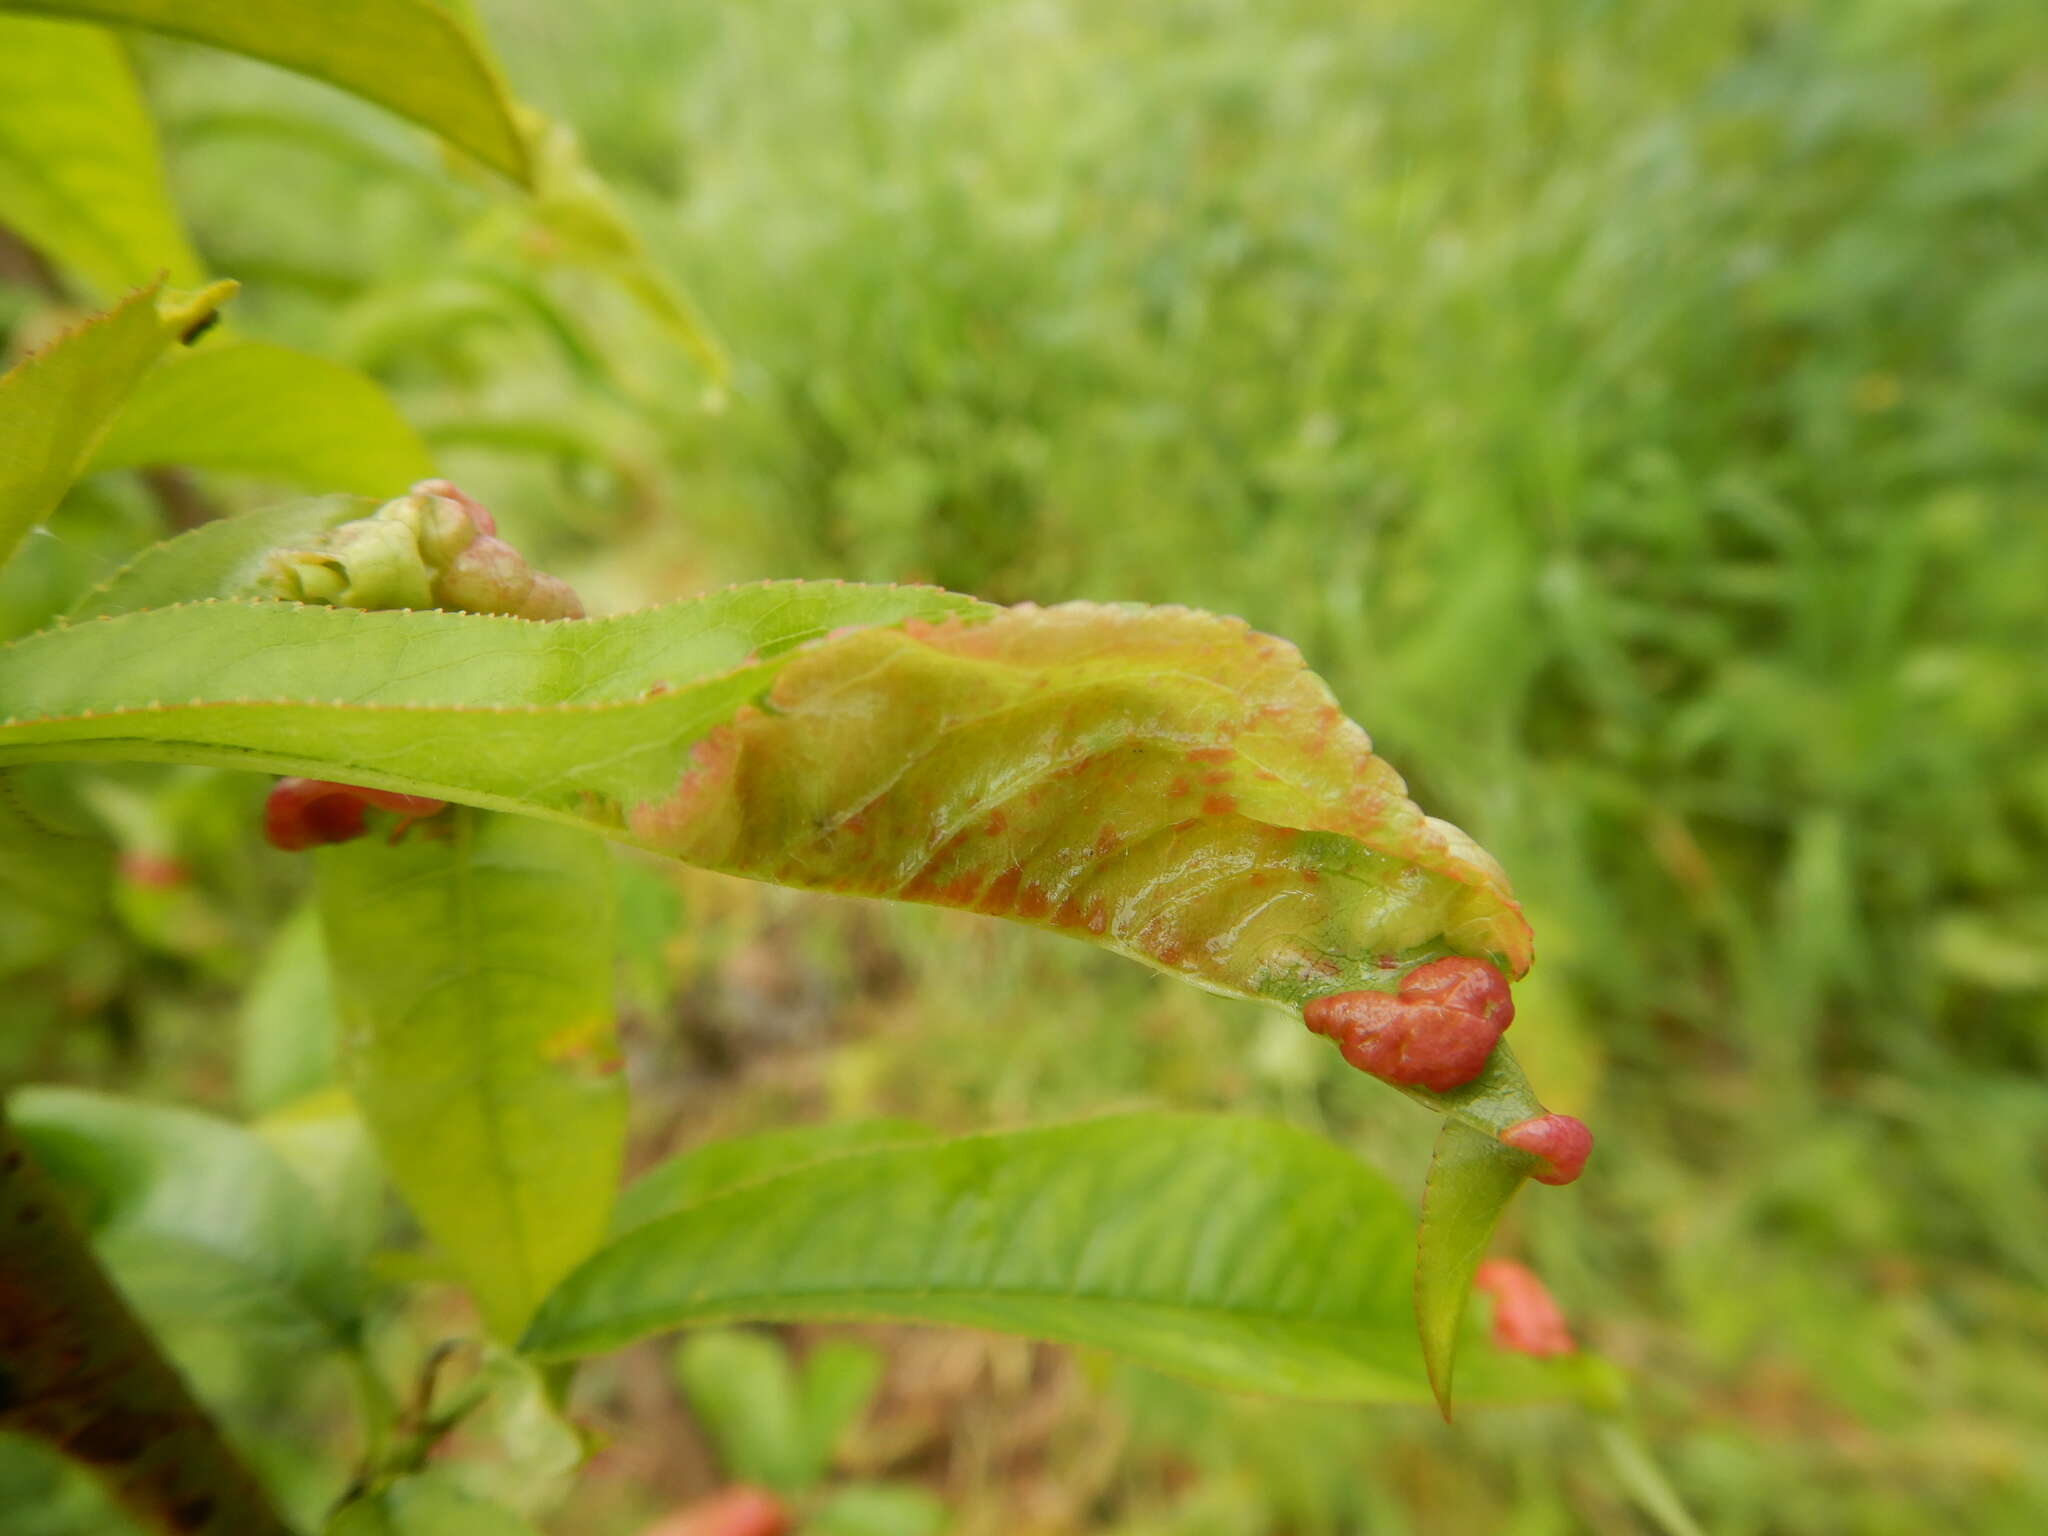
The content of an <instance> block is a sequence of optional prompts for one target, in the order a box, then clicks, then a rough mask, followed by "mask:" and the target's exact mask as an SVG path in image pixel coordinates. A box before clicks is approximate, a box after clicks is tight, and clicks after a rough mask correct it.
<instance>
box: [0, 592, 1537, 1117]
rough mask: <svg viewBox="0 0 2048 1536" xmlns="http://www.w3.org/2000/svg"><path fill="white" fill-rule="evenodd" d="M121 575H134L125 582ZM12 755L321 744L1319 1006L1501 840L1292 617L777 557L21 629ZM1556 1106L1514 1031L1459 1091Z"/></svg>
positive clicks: (1489, 938)
mask: <svg viewBox="0 0 2048 1536" xmlns="http://www.w3.org/2000/svg"><path fill="white" fill-rule="evenodd" d="M117 585H118V584H117ZM0 712H4V715H5V717H6V723H5V724H0V761H4V760H8V759H27V758H52V757H59V758H61V757H67V756H69V757H78V756H88V757H116V758H119V757H127V758H148V759H174V760H180V761H205V762H214V763H224V764H230V765H240V766H245V767H249V768H255V769H270V770H273V771H279V772H293V773H306V774H311V775H314V776H316V777H322V778H330V779H342V780H347V781H351V782H357V783H362V784H368V785H373V786H376V787H381V788H390V789H397V790H402V791H405V792H409V793H416V794H429V795H436V796H440V797H442V798H447V799H454V800H464V801H468V802H470V803H473V804H478V805H484V806H489V807H494V808H500V809H507V810H517V811H524V812H526V813H528V814H537V815H542V816H547V817H551V818H553V819H556V820H562V821H568V822H573V823H575V824H578V825H583V826H589V827H594V828H596V829H597V830H599V831H602V832H604V833H606V834H607V835H609V836H612V837H615V838H618V839H621V840H624V841H628V842H633V843H637V844H639V845H641V846H643V847H647V848H651V849H654V850H657V851H660V852H664V853H667V854H671V855H674V856H676V857H679V858H682V859H685V860H687V861H689V862H692V863H695V864H699V865H702V866H705V867H708V868H712V869H719V870H724V871H727V872H730V873H733V874H738V875H744V876H748V877H751V878H755V879H761V880H769V881H774V882H777V883H781V884H788V885H796V886H803V887H807V888H812V889H820V890H830V891H839V892H845V893H849V894H859V895H867V896H876V897H886V898H892V899H901V900H911V901H924V902H932V903H938V904H942V905H950V906H957V907H963V908H968V909H971V910H975V911H981V912H987V913H991V914H996V915H1000V916H1005V917H1009V918H1012V919H1016V920H1019V921H1023V922H1029V923H1034V924H1037V925H1040V926H1043V927H1048V928H1052V929H1056V930H1059V931H1062V932H1065V933H1068V934H1071V935H1073V936H1076V937H1080V938H1083V939H1088V940H1092V941H1093V942H1095V943H1098V944H1101V945H1104V946H1106V947H1109V948H1112V949H1115V950H1118V951H1120V952H1122V953H1125V954H1129V955H1132V956H1134V957H1136V958H1139V959H1141V960H1144V961H1146V962H1147V963H1149V964H1152V965H1154V966H1157V967H1159V968H1160V969H1163V970H1165V971H1168V972H1170V973H1172V974H1175V975H1178V976H1181V977H1183V978H1185V979H1187V980H1189V981H1192V982H1194V983H1196V984H1197V985H1200V986H1204V987H1208V988H1211V989H1213V990H1216V991H1219V992H1224V993H1228V994H1232V995H1236V996H1242V997H1252V998H1259V999H1262V1000H1265V1001H1269V1002H1273V1003H1277V1004H1280V1005H1283V1006H1290V1007H1298V1006H1299V1005H1300V1004H1301V1003H1302V1002H1303V1001H1304V1000H1306V999H1307V998H1310V997H1313V996H1316V995H1319V994H1321V993H1324V992H1330V991H1335V990H1339V989H1340V988H1343V987H1349V986H1357V985H1373V984H1380V985H1385V984H1387V983H1388V982H1389V980H1390V979H1391V978H1392V977H1394V976H1396V975H1397V974H1398V973H1399V971H1400V970H1401V969H1402V968H1403V967H1405V966H1407V965H1412V964H1413V963H1414V962H1415V961H1416V960H1418V959H1421V958H1424V957H1427V956H1430V955H1435V954H1443V953H1447V952H1457V953H1465V954H1473V955H1479V956H1482V957H1485V958H1488V959H1490V960H1492V961H1493V962H1494V963H1495V964H1497V965H1499V966H1500V967H1501V968H1502V969H1503V970H1504V971H1506V972H1507V973H1508V974H1509V975H1511V976H1512V975H1519V974H1520V973H1521V971H1522V970H1524V969H1525V968H1526V966H1527V964H1528V961H1529V955H1530V945H1529V936H1528V929H1527V926H1526V924H1525V923H1524V922H1523V920H1522V917H1521V914H1520V911H1519V909H1518V908H1517V907H1516V905H1515V903H1514V900H1513V897H1512V895H1511V894H1510V892H1509V890H1508V887H1507V883H1506V881H1505V879H1504V878H1503V877H1502V875H1501V872H1500V870H1499V868H1498V867H1497V866H1496V865H1495V864H1494V862H1493V861H1492V860H1491V859H1490V858H1489V857H1488V856H1487V855H1486V854H1485V853H1484V852H1482V851H1481V850H1480V849H1479V848H1478V847H1477V846H1476V845H1474V844H1473V843H1472V842H1471V840H1470V839H1469V838H1467V837H1465V836H1464V835H1463V834H1462V833H1460V832H1459V831H1457V829H1456V828H1454V827H1451V826H1449V825H1448V824H1446V823H1443V822H1440V821H1436V820H1434V819H1432V818H1429V817H1426V816H1424V815H1423V814H1422V812H1421V811H1419V810H1418V809H1417V808H1416V807H1415V806H1414V804H1413V803H1412V802H1410V801H1409V800H1408V798H1407V797H1406V795H1405V793H1404V792H1403V788H1402V785H1401V781H1400V779H1399V778H1398V777H1397V776H1396V775H1395V774H1394V772H1393V771H1392V770H1391V769H1390V768H1388V767H1387V766H1386V765H1385V764H1384V763H1383V762H1381V761H1380V760H1379V759H1378V758H1377V757H1375V756H1374V755H1373V754H1372V752H1371V748H1370V743H1369V742H1368V740H1367V738H1366V736H1365V733H1364V732H1363V731H1361V730H1360V729H1359V728H1358V727H1357V726H1356V725H1353V724H1352V723H1350V722H1349V721H1347V720H1346V719H1344V717H1343V715H1342V713H1341V712H1340V711H1339V709H1338V707H1337V705H1336V704H1335V702H1334V701H1333V699H1332V698H1331V696H1330V694H1329V692H1328V690H1327V689H1326V688H1325V687H1324V686H1323V684H1322V683H1321V682H1320V680H1318V679H1317V678H1316V677H1315V676H1314V675H1313V674H1312V673H1310V672H1308V671H1307V670H1306V669H1305V668H1304V667H1303V665H1302V663H1301V659H1300V657H1299V655H1298V654H1297V653H1296V652H1295V651H1294V649H1293V647H1291V646H1289V645H1287V644H1285V643H1284V642H1282V641H1278V640H1274V639H1271V638H1269V637H1267V636H1263V635H1258V634H1255V633H1253V632H1252V631H1251V630H1249V629H1247V628H1246V627H1245V626H1244V625H1243V624H1242V623H1240V622H1239V621H1237V620H1234V619H1226V618H1219V617H1217V616H1214V615H1210V614H1203V613H1196V612H1192V611H1189V610H1185V609H1176V608H1136V607H1112V606H1102V605H1091V604H1076V605H1070V606H1067V607H1063V608H1055V609H1035V608H1028V607H1026V608H1019V609H1009V610H1005V609H997V608H991V607H989V606H987V605H984V604H979V603H975V602H973V601H972V600H970V599H966V598H960V597H956V596H953V595H950V594H946V593H940V592H935V591H929V590H918V589H907V588H863V587H851V586H841V585H833V584H803V583H779V584H767V585H763V586H757V587H748V588H738V589H734V590H732V591H729V592H724V593H718V594H714V595H712V596H710V597H706V598H702V599H699V600H696V601H694V602H688V603H680V604H675V605H673V606H670V607H665V608H657V609H651V610H647V611H645V612H642V613H635V614H627V615H622V616H620V617H617V618H611V619H599V620H589V621H581V622H574V623H550V624H533V623H528V622H525V621H521V620H516V619H502V618H488V617H480V616H475V615H464V614H444V613H403V612H400V613H353V612H341V611H336V610H330V609H321V608H300V607H294V606H292V605H288V604H280V603H271V602H249V601H233V602H219V603H201V604H194V605H189V606H185V607H173V608H167V609H157V610H150V611H144V612H137V613H130V614H125V615H122V616H119V617H113V618H105V619H100V620H95V621H93V622H90V623H79V624H74V625H72V626H69V627H64V628H59V629H55V630H51V631H46V632H44V633H43V634H40V635H36V636H32V637H30V638H28V639H26V640H23V641H20V642H18V643H17V644H15V645H14V646H12V647H10V648H8V649H7V650H5V651H0ZM1416 1096H1417V1097H1420V1098H1423V1099H1425V1100H1426V1101H1428V1102H1430V1103H1432V1104H1434V1105H1435V1106H1437V1107H1438V1108H1441V1109H1446V1110H1449V1111H1450V1112H1452V1113H1456V1114H1458V1115H1459V1116H1460V1118H1463V1119H1466V1120H1467V1121H1468V1122H1469V1123H1471V1124H1473V1125H1474V1126H1475V1127H1477V1128H1479V1129H1483V1130H1486V1131H1489V1132H1497V1131H1498V1130H1500V1129H1502V1128H1504V1127H1505V1126H1507V1125H1510V1124H1512V1123H1514V1122H1515V1121H1516V1120H1520V1119H1524V1118H1527V1117H1528V1116H1530V1115H1533V1114H1537V1113H1540V1106H1539V1105H1538V1104H1537V1103H1536V1101H1535V1099H1534V1097H1533V1096H1532V1095H1531V1094H1530V1093H1529V1090H1528V1087H1527V1085H1526V1083H1524V1082H1523V1080H1522V1079H1521V1076H1520V1073H1519V1071H1518V1070H1516V1069H1515V1068H1514V1066H1513V1062H1512V1058H1511V1057H1510V1056H1509V1055H1508V1053H1507V1052H1506V1051H1504V1050H1497V1051H1496V1052H1495V1055H1494V1059H1493V1062H1492V1064H1491V1065H1490V1066H1489V1068H1488V1070H1487V1072H1486V1073H1485V1074H1483V1075H1482V1076H1481V1077H1480V1078H1478V1079H1477V1080H1475V1081H1474V1082H1473V1083H1471V1084H1468V1085H1467V1086H1465V1087H1464V1088H1460V1089H1457V1090H1454V1091H1453V1092H1452V1093H1450V1094H1446V1095H1429V1094H1426V1093H1423V1092H1421V1091H1419V1090H1417V1091H1416Z"/></svg>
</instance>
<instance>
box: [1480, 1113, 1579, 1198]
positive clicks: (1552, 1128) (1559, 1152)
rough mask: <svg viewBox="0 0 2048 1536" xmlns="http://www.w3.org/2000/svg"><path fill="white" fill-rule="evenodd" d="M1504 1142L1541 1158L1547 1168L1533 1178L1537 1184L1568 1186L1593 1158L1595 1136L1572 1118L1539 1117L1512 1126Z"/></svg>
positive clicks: (1505, 1134)
mask: <svg viewBox="0 0 2048 1536" xmlns="http://www.w3.org/2000/svg"><path fill="white" fill-rule="evenodd" d="M1500 1139H1501V1141H1502V1142H1503V1143H1504V1144H1506V1145H1507V1146H1510V1147H1513V1148H1514V1149H1515V1150H1516V1151H1517V1152H1526V1153H1528V1154H1529V1155H1530V1156H1531V1157H1535V1158H1541V1159H1542V1160H1543V1162H1544V1163H1545V1164H1546V1166H1545V1167H1544V1168H1543V1169H1542V1170H1541V1171H1540V1172H1537V1173H1533V1174H1531V1175H1530V1177H1531V1178H1533V1179H1534V1180H1535V1181H1536V1182H1537V1183H1538V1184H1569V1183H1571V1182H1572V1180H1574V1179H1576V1178H1577V1177H1578V1176H1579V1172H1580V1170H1581V1169H1583V1168H1584V1167H1585V1166H1586V1159H1587V1158H1588V1157H1589V1156H1591V1155H1592V1151H1593V1133H1592V1132H1591V1131H1589V1130H1587V1129H1586V1125H1585V1122H1584V1121H1583V1120H1576V1119H1574V1118H1573V1117H1572V1116H1570V1115H1537V1116H1536V1117H1535V1118H1534V1119H1530V1120H1524V1121H1521V1122H1520V1123H1518V1124H1516V1125H1511V1126H1509V1127H1508V1128H1507V1129H1506V1130H1504V1131H1502V1132H1501V1133H1500Z"/></svg>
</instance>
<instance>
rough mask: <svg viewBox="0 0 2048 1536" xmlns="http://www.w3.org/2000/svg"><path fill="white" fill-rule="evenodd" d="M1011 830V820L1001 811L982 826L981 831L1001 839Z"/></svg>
mask: <svg viewBox="0 0 2048 1536" xmlns="http://www.w3.org/2000/svg"><path fill="white" fill-rule="evenodd" d="M1009 829H1010V818H1009V817H1007V816H1005V815H1004V814H1003V813H1002V812H1001V811H997V812H995V813H994V814H992V815H991V816H990V817H989V819H988V820H987V821H985V822H983V823H982V824H981V830H982V831H984V832H986V833H987V834H988V835H989V836H990V837H1001V836H1002V835H1003V834H1004V833H1005V832H1007V831H1008V830H1009Z"/></svg>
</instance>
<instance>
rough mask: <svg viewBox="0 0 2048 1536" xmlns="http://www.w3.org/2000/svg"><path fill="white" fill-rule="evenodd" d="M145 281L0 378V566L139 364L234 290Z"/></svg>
mask: <svg viewBox="0 0 2048 1536" xmlns="http://www.w3.org/2000/svg"><path fill="white" fill-rule="evenodd" d="M234 290H235V285H234V284H233V283H216V284H214V285H213V286H212V287H210V288H207V289H204V290H203V291H201V292H199V293H196V294H181V295H164V296H162V297H161V298H160V297H159V293H158V285H157V284H155V283H152V284H150V285H149V286H148V287H146V288H139V289H137V290H136V291H135V292H134V293H131V294H130V295H128V297H127V298H125V299H123V300H122V301H121V302H120V303H119V304H116V305H115V306H114V307H113V308H112V309H110V310H108V311H107V312H106V313H105V314H102V315H95V316H93V318H92V319H90V320H87V321H86V322H85V323H84V324H82V325H80V326H78V327H77V328H76V329H74V330H70V331H67V332H65V333H64V334H63V335H62V336H59V337H58V338H57V339H56V340H55V341H53V342H51V343H50V344H49V345H48V346H46V347H44V348H43V349H42V350H41V351H39V352H35V353H32V354H31V355H29V356H28V357H26V358H24V359H22V361H21V362H20V363H18V364H16V365H15V367H14V368H13V369H11V370H10V371H9V372H7V373H6V374H4V375H0V563H5V561H6V559H7V557H8V556H9V555H11V554H12V553H13V552H14V547H15V545H17V544H18V543H20V542H21V539H22V536H23V535H24V534H26V533H27V532H28V531H29V529H30V528H32V527H34V526H35V525H36V524H37V523H38V522H40V521H41V520H42V519H43V518H45V517H47V516H48V515H49V514H50V512H51V510H52V509H53V508H55V506H56V505H57V503H58V502H59V501H60V500H62V499H63V496H64V492H65V491H66V490H68V489H69V488H70V486H71V482H72V481H73V480H75V479H77V478H78V476H79V474H80V473H81V472H82V471H83V469H84V467H85V464H86V461H87V460H88V459H89V458H90V457H91V456H92V453H93V450H94V449H95V448H96V447H98V445H99V442H100V439H101V437H102V436H103V435H104V434H105V433H106V431H107V428H108V425H109V424H110V423H111V422H112V421H113V419H114V416H115V414H116V413H117V412H118V411H119V410H120V409H121V406H122V404H123V403H124V402H125V401H126V400H127V399H128V396H129V394H130V393H131V392H132V391H133V390H134V388H135V386H136V384H137V382H138V381H139V380H140V379H141V378H142V375H143V373H144V371H145V370H146V369H147V368H148V367H149V366H150V364H151V363H153V362H155V361H156V360H157V358H158V357H160V356H161V355H162V354H163V352H164V351H165V349H166V348H168V347H170V346H172V345H173V344H174V343H175V342H177V341H178V340H179V339H180V338H181V337H184V336H187V335H190V334H191V333H192V332H193V330H194V329H195V328H197V327H198V326H200V325H202V324H203V323H204V322H205V321H206V320H207V319H209V318H210V317H211V316H212V314H213V313H214V311H215V310H216V309H218V308H219V307H220V305H221V304H222V303H223V302H225V301H226V299H227V297H228V295H229V294H231V293H233V292H234Z"/></svg>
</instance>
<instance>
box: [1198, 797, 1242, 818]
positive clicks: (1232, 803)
mask: <svg viewBox="0 0 2048 1536" xmlns="http://www.w3.org/2000/svg"><path fill="white" fill-rule="evenodd" d="M1236 809H1237V801H1236V799H1234V798H1233V797H1232V796H1230V795H1210V796H1209V797H1208V798H1207V799H1205V800H1204V801H1203V802H1202V814H1203V815H1204V816H1228V815H1229V814H1230V813H1231V812H1232V811H1234V810H1236Z"/></svg>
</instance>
